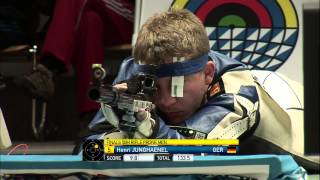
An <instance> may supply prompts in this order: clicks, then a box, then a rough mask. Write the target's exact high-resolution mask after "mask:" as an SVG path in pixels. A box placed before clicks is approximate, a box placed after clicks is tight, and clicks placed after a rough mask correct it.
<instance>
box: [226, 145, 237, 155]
mask: <svg viewBox="0 0 320 180" xmlns="http://www.w3.org/2000/svg"><path fill="white" fill-rule="evenodd" d="M227 153H228V154H236V153H237V147H234V146H232V147H228V151H227Z"/></svg>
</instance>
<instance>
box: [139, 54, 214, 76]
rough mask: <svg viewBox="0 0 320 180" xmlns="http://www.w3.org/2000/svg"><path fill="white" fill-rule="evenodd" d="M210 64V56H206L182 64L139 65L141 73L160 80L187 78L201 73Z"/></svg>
mask: <svg viewBox="0 0 320 180" xmlns="http://www.w3.org/2000/svg"><path fill="white" fill-rule="evenodd" d="M207 62H208V54H204V55H202V56H200V57H198V58H195V59H190V60H186V61H182V62H175V63H171V64H163V65H160V66H154V65H137V67H138V71H139V72H144V73H146V74H154V75H156V76H157V77H158V78H161V77H169V76H185V75H189V74H193V73H196V72H200V71H201V70H203V68H204V67H205V65H206V64H207Z"/></svg>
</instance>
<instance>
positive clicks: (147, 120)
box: [134, 109, 158, 138]
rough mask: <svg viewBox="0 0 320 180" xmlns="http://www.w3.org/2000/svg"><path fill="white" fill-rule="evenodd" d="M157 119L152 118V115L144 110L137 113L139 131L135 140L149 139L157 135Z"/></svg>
mask: <svg viewBox="0 0 320 180" xmlns="http://www.w3.org/2000/svg"><path fill="white" fill-rule="evenodd" d="M156 119H157V118H153V117H151V113H150V112H149V111H146V110H144V109H139V111H138V112H137V113H136V126H137V131H136V133H135V135H134V137H135V138H149V137H151V136H152V135H154V134H155V133H157V132H156V131H157V127H158V126H157V121H156Z"/></svg>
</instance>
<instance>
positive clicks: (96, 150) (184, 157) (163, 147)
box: [83, 139, 239, 162]
mask: <svg viewBox="0 0 320 180" xmlns="http://www.w3.org/2000/svg"><path fill="white" fill-rule="evenodd" d="M238 145H239V141H238V140H206V139H201V140H198V139H184V140H176V139H105V140H87V141H86V142H85V143H84V144H83V160H85V161H125V162H139V161H142V162H153V161H183V162H188V161H193V160H194V158H195V157H197V156H204V155H236V154H237V152H239V148H238Z"/></svg>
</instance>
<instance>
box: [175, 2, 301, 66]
mask: <svg viewBox="0 0 320 180" xmlns="http://www.w3.org/2000/svg"><path fill="white" fill-rule="evenodd" d="M171 6H172V7H173V8H175V9H183V8H186V9H188V10H190V11H192V12H193V13H194V14H196V15H197V16H198V17H199V18H200V19H201V20H202V22H203V23H204V25H205V28H206V30H207V33H208V36H209V40H210V46H211V49H212V50H214V51H217V52H220V53H222V54H225V55H227V56H229V57H232V58H234V59H237V60H238V61H241V62H243V63H245V64H247V65H248V67H249V68H251V69H266V70H271V71H275V70H277V69H278V68H279V67H280V66H281V65H283V64H284V63H285V62H286V60H287V59H288V58H289V57H290V55H291V53H292V52H293V50H294V47H295V45H296V42H297V39H298V35H299V22H298V16H297V12H296V9H295V7H294V5H293V2H292V0H245V1H244V0H175V1H173V3H172V5H171Z"/></svg>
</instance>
